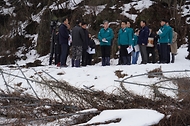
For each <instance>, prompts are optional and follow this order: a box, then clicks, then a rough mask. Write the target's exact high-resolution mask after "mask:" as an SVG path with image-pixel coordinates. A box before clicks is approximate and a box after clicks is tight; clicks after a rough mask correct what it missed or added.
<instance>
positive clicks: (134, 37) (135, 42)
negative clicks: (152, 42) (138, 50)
mask: <svg viewBox="0 0 190 126" xmlns="http://www.w3.org/2000/svg"><path fill="white" fill-rule="evenodd" d="M137 42H138V36H137V35H136V34H134V35H133V42H132V46H133V47H134V46H136V45H137Z"/></svg>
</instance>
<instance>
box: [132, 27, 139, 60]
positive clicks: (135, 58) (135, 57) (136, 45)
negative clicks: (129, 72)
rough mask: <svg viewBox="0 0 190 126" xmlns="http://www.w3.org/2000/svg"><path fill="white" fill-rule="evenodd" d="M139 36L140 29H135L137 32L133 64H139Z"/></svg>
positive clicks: (134, 41) (134, 37)
mask: <svg viewBox="0 0 190 126" xmlns="http://www.w3.org/2000/svg"><path fill="white" fill-rule="evenodd" d="M138 36H139V29H135V34H134V35H133V43H132V46H133V52H132V64H137V60H138V58H139V45H138V44H137V41H138Z"/></svg>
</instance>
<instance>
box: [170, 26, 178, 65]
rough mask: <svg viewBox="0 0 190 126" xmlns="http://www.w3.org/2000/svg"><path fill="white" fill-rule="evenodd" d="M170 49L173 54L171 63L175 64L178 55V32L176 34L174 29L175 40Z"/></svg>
mask: <svg viewBox="0 0 190 126" xmlns="http://www.w3.org/2000/svg"><path fill="white" fill-rule="evenodd" d="M170 47H171V54H172V60H171V63H174V62H175V55H177V32H175V31H174V29H173V39H172V43H171V45H170Z"/></svg>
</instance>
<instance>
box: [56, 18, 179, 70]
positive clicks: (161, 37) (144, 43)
mask: <svg viewBox="0 0 190 126" xmlns="http://www.w3.org/2000/svg"><path fill="white" fill-rule="evenodd" d="M130 25H131V24H130V22H129V21H122V22H121V28H120V29H119V31H118V38H117V44H118V50H119V62H118V64H119V65H120V64H121V65H130V64H137V61H138V59H139V54H141V58H142V61H141V64H147V63H156V62H157V59H158V60H159V63H170V62H171V63H174V61H175V55H176V54H177V33H176V32H175V31H174V29H173V28H172V27H171V26H169V22H168V21H167V20H165V19H163V20H161V22H160V25H161V27H160V29H159V30H158V31H157V32H155V33H154V32H153V31H152V28H150V27H148V26H147V24H146V21H144V20H142V21H141V22H140V26H141V28H140V29H138V28H136V29H135V30H133V29H132V28H131V27H130ZM57 36H58V37H57V40H58V41H59V44H60V47H61V48H60V55H58V56H57V57H59V58H60V60H57V61H56V64H59V62H60V64H59V65H60V66H61V67H67V64H66V61H67V56H68V54H69V46H70V45H71V44H72V48H71V59H72V67H80V66H81V65H82V66H86V65H91V61H92V54H93V53H90V52H89V50H93V49H94V48H95V42H94V41H93V39H92V37H91V34H89V32H88V30H87V23H85V22H81V21H80V20H77V22H76V26H75V27H74V28H73V29H72V32H71V31H70V29H69V22H68V18H63V22H62V24H61V26H60V28H59V31H57ZM113 38H114V32H113V30H112V29H111V28H110V27H109V22H108V21H107V20H105V21H103V28H101V29H100V31H99V33H98V39H99V42H100V47H101V57H102V66H109V65H110V55H111V46H112V42H113ZM156 50H157V52H158V55H156V54H157V53H156ZM170 52H171V54H172V60H171V61H170ZM150 54H151V55H150ZM59 58H58V59H59Z"/></svg>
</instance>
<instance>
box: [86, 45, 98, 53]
mask: <svg viewBox="0 0 190 126" xmlns="http://www.w3.org/2000/svg"><path fill="white" fill-rule="evenodd" d="M86 52H87V53H88V54H95V53H96V51H95V49H92V48H90V47H88V49H87V51H86Z"/></svg>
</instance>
